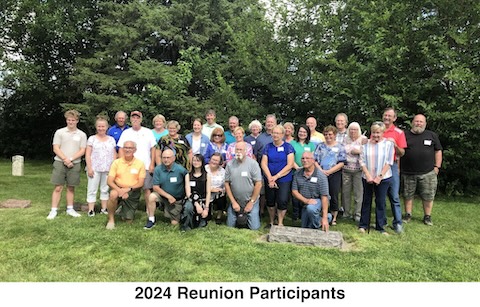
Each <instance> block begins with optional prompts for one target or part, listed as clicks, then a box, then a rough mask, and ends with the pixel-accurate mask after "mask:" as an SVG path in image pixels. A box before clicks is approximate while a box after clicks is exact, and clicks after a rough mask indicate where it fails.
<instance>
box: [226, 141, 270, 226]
mask: <svg viewBox="0 0 480 307" xmlns="http://www.w3.org/2000/svg"><path fill="white" fill-rule="evenodd" d="M246 145H247V143H245V142H237V143H236V144H235V159H233V160H231V161H230V162H229V163H228V164H227V167H226V169H225V191H226V192H227V195H228V198H229V199H230V202H231V204H230V205H229V206H228V209H227V226H229V227H235V226H240V225H238V223H237V219H238V218H239V216H240V215H241V214H243V215H246V225H242V226H247V227H248V228H250V229H252V230H257V229H258V228H260V216H259V210H260V208H259V207H260V205H259V196H260V190H261V188H262V180H263V178H262V172H261V171H260V166H259V165H258V163H257V161H255V160H254V159H252V158H250V157H248V156H247V146H246Z"/></svg>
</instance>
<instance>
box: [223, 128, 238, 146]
mask: <svg viewBox="0 0 480 307" xmlns="http://www.w3.org/2000/svg"><path fill="white" fill-rule="evenodd" d="M235 141H236V140H235V137H234V136H233V133H232V131H230V130H228V131H225V143H227V144H232V143H235Z"/></svg>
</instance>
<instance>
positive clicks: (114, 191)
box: [106, 141, 146, 229]
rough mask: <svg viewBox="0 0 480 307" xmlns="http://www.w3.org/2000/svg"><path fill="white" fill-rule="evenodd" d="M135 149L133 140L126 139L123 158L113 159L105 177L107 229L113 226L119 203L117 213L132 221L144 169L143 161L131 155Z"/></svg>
mask: <svg viewBox="0 0 480 307" xmlns="http://www.w3.org/2000/svg"><path fill="white" fill-rule="evenodd" d="M136 150H137V144H136V143H135V142H133V141H126V142H125V143H124V145H123V152H124V156H123V158H119V159H116V160H115V161H113V163H112V166H111V167H110V171H109V173H108V179H107V183H108V186H109V187H110V198H109V200H108V204H107V208H108V223H107V226H106V228H107V229H114V228H115V211H116V210H117V207H118V205H119V204H120V206H121V210H120V212H119V215H120V216H121V217H122V219H123V220H125V221H126V222H127V223H131V222H132V221H133V218H134V216H135V211H136V210H137V208H138V203H139V202H140V193H141V188H142V187H143V182H144V181H145V176H146V171H145V165H144V164H143V162H142V161H141V160H139V159H137V158H135V157H134V156H133V154H134V153H135V151H136Z"/></svg>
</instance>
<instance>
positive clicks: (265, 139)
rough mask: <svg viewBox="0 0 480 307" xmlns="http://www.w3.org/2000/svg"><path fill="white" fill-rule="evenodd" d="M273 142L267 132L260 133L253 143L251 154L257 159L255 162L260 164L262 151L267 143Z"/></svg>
mask: <svg viewBox="0 0 480 307" xmlns="http://www.w3.org/2000/svg"><path fill="white" fill-rule="evenodd" d="M271 142H273V140H272V135H271V134H269V133H268V132H266V131H264V132H262V133H260V135H259V136H258V137H257V140H256V141H255V145H254V146H253V154H254V155H255V157H257V162H258V163H260V162H261V161H262V156H263V149H264V148H265V146H266V145H267V144H269V143H271Z"/></svg>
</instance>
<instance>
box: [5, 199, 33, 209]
mask: <svg viewBox="0 0 480 307" xmlns="http://www.w3.org/2000/svg"><path fill="white" fill-rule="evenodd" d="M31 204H32V201H31V200H28V199H7V200H5V201H2V202H0V208H7V209H11V208H29V207H31V206H32V205H31Z"/></svg>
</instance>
